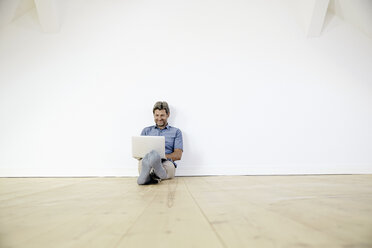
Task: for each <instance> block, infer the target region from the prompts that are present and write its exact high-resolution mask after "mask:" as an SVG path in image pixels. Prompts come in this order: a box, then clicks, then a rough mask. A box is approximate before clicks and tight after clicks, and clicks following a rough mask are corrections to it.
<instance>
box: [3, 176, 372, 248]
mask: <svg viewBox="0 0 372 248" xmlns="http://www.w3.org/2000/svg"><path fill="white" fill-rule="evenodd" d="M10 247H12V248H13V247H14V248H18V247H22V248H23V247H31V248H32V247H64V248H65V247H67V248H68V247H71V248H72V247H74V248H75V247H79V248H80V247H89V248H94V247H180V248H182V247H203V248H205V247H213V248H214V247H216V248H218V247H239V248H240V247H327V248H328V247H342V248H352V247H360V248H366V247H372V175H321V176H320V175H319V176H221V177H177V178H175V179H173V180H167V181H163V182H161V183H160V184H158V185H148V186H138V185H137V184H136V178H0V248H10Z"/></svg>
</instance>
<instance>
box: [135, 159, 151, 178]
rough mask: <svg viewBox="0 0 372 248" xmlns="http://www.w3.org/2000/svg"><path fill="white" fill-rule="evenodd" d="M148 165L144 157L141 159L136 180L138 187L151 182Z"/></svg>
mask: <svg viewBox="0 0 372 248" xmlns="http://www.w3.org/2000/svg"><path fill="white" fill-rule="evenodd" d="M150 170H151V167H150V163H149V160H148V159H147V158H146V157H145V158H143V159H142V169H141V173H140V175H139V177H138V178H137V183H138V184H139V185H144V184H148V183H149V182H150V181H151V178H150Z"/></svg>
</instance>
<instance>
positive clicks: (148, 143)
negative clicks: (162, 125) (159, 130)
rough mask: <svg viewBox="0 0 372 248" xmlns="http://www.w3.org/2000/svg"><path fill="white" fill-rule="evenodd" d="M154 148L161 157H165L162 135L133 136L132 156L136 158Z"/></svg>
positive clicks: (141, 156)
mask: <svg viewBox="0 0 372 248" xmlns="http://www.w3.org/2000/svg"><path fill="white" fill-rule="evenodd" d="M152 150H155V151H157V152H158V153H159V155H160V157H161V158H165V137H164V136H133V137H132V156H133V158H136V159H141V158H143V157H144V156H145V155H146V154H147V153H149V152H151V151H152Z"/></svg>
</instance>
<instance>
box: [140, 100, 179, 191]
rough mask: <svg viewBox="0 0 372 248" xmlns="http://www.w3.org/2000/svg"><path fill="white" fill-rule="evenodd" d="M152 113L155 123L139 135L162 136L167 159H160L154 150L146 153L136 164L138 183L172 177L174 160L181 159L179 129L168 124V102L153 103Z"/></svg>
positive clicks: (148, 182) (154, 181)
mask: <svg viewBox="0 0 372 248" xmlns="http://www.w3.org/2000/svg"><path fill="white" fill-rule="evenodd" d="M152 113H153V115H154V121H155V124H156V125H154V126H150V127H145V128H144V129H143V130H142V133H141V135H143V136H164V137H165V156H166V158H167V159H161V157H160V155H159V154H158V153H157V152H156V151H154V150H153V151H151V152H149V153H148V154H146V155H145V156H144V157H143V159H142V160H140V161H139V164H138V171H139V174H140V175H139V177H138V179H137V183H138V184H139V185H143V184H151V183H158V182H160V181H161V180H162V179H172V178H174V177H175V174H176V168H177V165H176V163H175V162H174V161H177V160H181V157H182V153H183V141H182V132H181V130H180V129H178V128H175V127H172V126H169V125H168V118H169V115H170V111H169V107H168V103H167V102H157V103H155V105H154V107H153V110H152Z"/></svg>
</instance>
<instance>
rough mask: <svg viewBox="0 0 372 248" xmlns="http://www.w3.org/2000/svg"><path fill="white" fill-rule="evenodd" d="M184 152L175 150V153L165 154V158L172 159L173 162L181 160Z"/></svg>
mask: <svg viewBox="0 0 372 248" xmlns="http://www.w3.org/2000/svg"><path fill="white" fill-rule="evenodd" d="M182 152H183V151H182V150H181V149H174V152H172V153H170V154H165V157H167V159H172V160H173V161H177V160H181V157H182Z"/></svg>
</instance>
